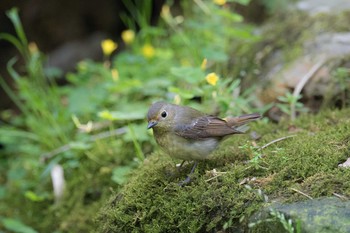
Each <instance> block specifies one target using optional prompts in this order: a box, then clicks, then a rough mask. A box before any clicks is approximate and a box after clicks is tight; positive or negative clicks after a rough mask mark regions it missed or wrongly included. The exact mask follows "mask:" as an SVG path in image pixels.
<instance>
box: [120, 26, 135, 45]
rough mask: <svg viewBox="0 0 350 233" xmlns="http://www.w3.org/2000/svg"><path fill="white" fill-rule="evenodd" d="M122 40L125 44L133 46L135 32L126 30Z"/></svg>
mask: <svg viewBox="0 0 350 233" xmlns="http://www.w3.org/2000/svg"><path fill="white" fill-rule="evenodd" d="M122 39H123V41H124V43H125V44H131V43H132V42H133V41H134V39H135V32H134V31H133V30H130V29H129V30H125V31H123V32H122Z"/></svg>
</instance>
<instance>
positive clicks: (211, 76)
mask: <svg viewBox="0 0 350 233" xmlns="http://www.w3.org/2000/svg"><path fill="white" fill-rule="evenodd" d="M205 79H206V80H207V82H208V83H209V84H210V85H212V86H216V83H217V82H218V81H219V76H217V74H215V73H210V74H208V75H207V76H206V77H205Z"/></svg>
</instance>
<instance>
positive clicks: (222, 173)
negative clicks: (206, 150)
mask: <svg viewBox="0 0 350 233" xmlns="http://www.w3.org/2000/svg"><path fill="white" fill-rule="evenodd" d="M224 174H226V172H220V173H218V174H217V175H215V176H214V177H212V178H209V179H207V180H205V182H209V181H211V180H214V179H215V178H218V177H219V176H222V175H224Z"/></svg>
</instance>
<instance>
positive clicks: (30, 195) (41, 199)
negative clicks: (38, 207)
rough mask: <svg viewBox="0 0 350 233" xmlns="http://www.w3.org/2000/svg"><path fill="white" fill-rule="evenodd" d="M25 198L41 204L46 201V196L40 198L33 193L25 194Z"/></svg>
mask: <svg viewBox="0 0 350 233" xmlns="http://www.w3.org/2000/svg"><path fill="white" fill-rule="evenodd" d="M24 196H25V197H26V198H27V199H29V200H31V201H34V202H41V201H43V200H45V197H44V196H39V195H37V194H36V193H34V192H32V191H27V192H25V194H24Z"/></svg>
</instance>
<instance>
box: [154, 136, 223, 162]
mask: <svg viewBox="0 0 350 233" xmlns="http://www.w3.org/2000/svg"><path fill="white" fill-rule="evenodd" d="M156 141H157V143H158V145H159V146H160V147H161V148H162V149H163V150H164V151H165V152H166V153H168V154H169V155H170V156H171V157H173V158H177V159H182V160H204V159H207V158H208V157H209V156H210V154H211V153H212V152H213V150H215V148H216V147H217V146H218V144H219V140H218V139H216V138H206V139H200V140H192V139H186V138H183V137H181V136H178V135H176V134H172V133H166V134H162V135H157V136H156Z"/></svg>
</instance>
